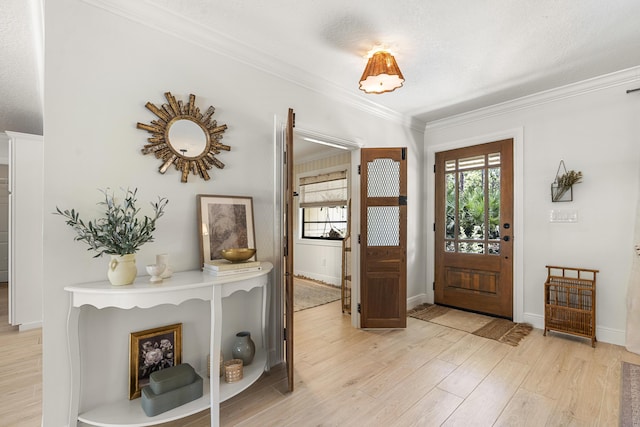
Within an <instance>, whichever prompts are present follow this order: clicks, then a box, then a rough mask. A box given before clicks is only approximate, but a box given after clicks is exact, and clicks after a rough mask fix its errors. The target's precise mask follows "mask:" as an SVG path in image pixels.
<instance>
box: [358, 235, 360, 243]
mask: <svg viewBox="0 0 640 427" xmlns="http://www.w3.org/2000/svg"><path fill="white" fill-rule="evenodd" d="M358 244H360V235H359V234H358Z"/></svg>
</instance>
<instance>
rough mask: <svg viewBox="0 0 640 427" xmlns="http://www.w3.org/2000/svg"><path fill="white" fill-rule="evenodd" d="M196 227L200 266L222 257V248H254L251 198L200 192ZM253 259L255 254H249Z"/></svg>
mask: <svg viewBox="0 0 640 427" xmlns="http://www.w3.org/2000/svg"><path fill="white" fill-rule="evenodd" d="M198 227H199V230H200V233H199V235H200V265H201V266H204V263H205V262H210V261H213V260H216V259H222V255H221V254H220V250H222V249H232V248H251V249H255V247H256V244H255V235H254V230H253V199H252V198H251V197H236V196H210V195H205V194H199V195H198ZM255 259H256V257H255V255H254V256H253V257H251V260H255Z"/></svg>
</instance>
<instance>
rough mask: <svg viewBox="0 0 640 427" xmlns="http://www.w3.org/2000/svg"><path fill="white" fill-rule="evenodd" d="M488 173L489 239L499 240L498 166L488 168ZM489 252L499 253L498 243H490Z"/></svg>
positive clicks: (492, 253)
mask: <svg viewBox="0 0 640 427" xmlns="http://www.w3.org/2000/svg"><path fill="white" fill-rule="evenodd" d="M487 172H488V174H489V189H488V190H489V240H500V168H499V167H497V168H490V169H488V170H487ZM489 254H491V255H500V245H499V244H495V245H490V246H489Z"/></svg>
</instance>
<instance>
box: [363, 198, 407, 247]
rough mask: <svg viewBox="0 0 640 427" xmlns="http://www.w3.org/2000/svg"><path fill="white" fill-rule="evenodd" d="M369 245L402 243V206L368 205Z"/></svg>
mask: <svg viewBox="0 0 640 427" xmlns="http://www.w3.org/2000/svg"><path fill="white" fill-rule="evenodd" d="M366 244H367V246H399V245H400V206H369V207H367V243H366Z"/></svg>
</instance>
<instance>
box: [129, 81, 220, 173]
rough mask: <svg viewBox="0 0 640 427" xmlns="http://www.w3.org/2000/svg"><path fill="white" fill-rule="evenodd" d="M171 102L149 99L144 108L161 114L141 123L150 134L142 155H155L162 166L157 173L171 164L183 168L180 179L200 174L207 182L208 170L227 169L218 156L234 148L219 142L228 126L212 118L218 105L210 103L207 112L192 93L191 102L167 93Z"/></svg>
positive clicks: (163, 171)
mask: <svg viewBox="0 0 640 427" xmlns="http://www.w3.org/2000/svg"><path fill="white" fill-rule="evenodd" d="M164 96H165V98H167V101H168V103H167V104H163V105H161V106H157V105H155V104H153V103H151V102H147V104H146V105H145V107H147V109H148V110H149V111H151V112H152V113H153V114H155V115H156V116H157V117H158V120H152V121H151V123H148V124H147V123H139V122H138V124H137V128H138V129H142V130H146V131H147V132H149V133H150V134H151V136H150V137H149V138H147V144H145V146H144V148H142V149H141V150H140V151H142V154H153V155H154V156H155V157H156V158H158V159H160V161H161V162H162V165H161V166H160V167H159V168H158V172H160V173H161V174H164V173H165V172H167V170H168V169H169V168H170V167H171V165H173V166H175V168H176V170H178V171H181V173H180V180H181V181H182V182H187V179H188V177H189V174H190V173H192V174H194V175H200V176H201V177H202V179H204V180H205V181H208V180H209V179H210V178H211V177H210V176H209V172H207V171H208V170H210V169H211V168H213V167H216V168H218V169H223V168H224V163H222V162H221V161H220V160H219V159H218V155H219V154H220V152H221V151H230V150H231V147H230V146H228V145H226V144H223V143H221V142H220V140H221V139H222V134H223V133H224V131H225V130H227V125H225V124H220V123H218V121H217V120H214V119H213V113H214V112H215V110H216V109H215V108H213V105H212V106H210V107H209V108H208V109H207V110H206V111H205V112H204V113H202V112H201V110H200V108H198V107H197V106H196V96H195V95H193V94H191V95H189V101H188V102H187V103H182V102H181V101H178V100H177V99H176V97H175V96H173V95H171V92H166V93H165V94H164Z"/></svg>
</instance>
